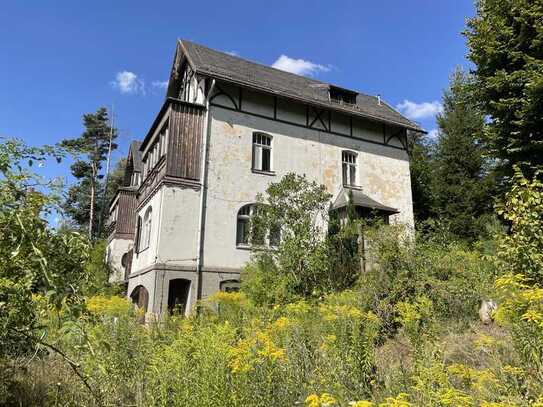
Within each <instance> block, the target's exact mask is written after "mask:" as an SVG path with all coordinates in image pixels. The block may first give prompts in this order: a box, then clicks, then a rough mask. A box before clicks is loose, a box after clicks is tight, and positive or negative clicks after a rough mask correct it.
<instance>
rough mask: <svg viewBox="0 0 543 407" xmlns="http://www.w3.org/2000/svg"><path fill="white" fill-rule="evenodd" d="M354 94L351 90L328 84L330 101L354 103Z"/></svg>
mask: <svg viewBox="0 0 543 407" xmlns="http://www.w3.org/2000/svg"><path fill="white" fill-rule="evenodd" d="M356 95H358V93H356V92H353V91H352V90H348V89H342V88H337V87H335V86H330V101H331V102H335V103H339V104H349V105H356Z"/></svg>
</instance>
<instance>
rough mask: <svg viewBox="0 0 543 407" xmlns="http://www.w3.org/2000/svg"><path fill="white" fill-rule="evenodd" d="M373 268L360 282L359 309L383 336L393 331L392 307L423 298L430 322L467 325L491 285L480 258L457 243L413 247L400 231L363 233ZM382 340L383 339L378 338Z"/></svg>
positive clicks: (485, 263)
mask: <svg viewBox="0 0 543 407" xmlns="http://www.w3.org/2000/svg"><path fill="white" fill-rule="evenodd" d="M366 235H367V239H368V240H369V242H371V243H370V244H371V245H370V248H371V252H370V253H371V260H372V262H373V267H372V268H371V269H370V270H369V271H368V272H366V273H364V274H362V275H361V276H360V280H359V282H358V286H359V287H360V301H361V302H360V304H361V306H362V307H363V308H364V309H371V310H373V312H375V313H376V314H377V316H378V317H379V318H380V320H381V326H382V333H383V335H384V336H385V337H386V336H390V335H393V334H395V333H396V331H397V329H398V326H399V324H398V308H397V307H398V304H400V303H405V302H413V301H416V299H417V298H423V297H425V298H428V299H429V300H430V301H431V302H432V313H433V318H435V319H437V320H442V321H455V322H457V323H464V324H465V323H469V322H470V321H473V320H474V319H475V318H476V316H477V307H478V306H479V302H480V301H481V299H483V298H486V297H487V295H488V292H489V291H490V288H491V285H492V281H493V267H492V264H491V263H490V262H488V260H486V258H485V255H484V254H483V253H480V252H478V251H476V250H473V249H472V250H469V249H468V248H467V247H465V246H464V245H462V244H460V243H454V242H452V243H445V244H444V243H442V242H437V243H436V242H434V241H432V240H424V238H423V237H420V238H419V239H418V240H417V244H416V245H415V244H413V242H412V241H411V240H410V239H409V238H408V236H407V235H406V232H405V230H403V228H402V227H400V226H389V227H380V228H377V229H370V230H368V231H367V232H366ZM383 339H384V338H383Z"/></svg>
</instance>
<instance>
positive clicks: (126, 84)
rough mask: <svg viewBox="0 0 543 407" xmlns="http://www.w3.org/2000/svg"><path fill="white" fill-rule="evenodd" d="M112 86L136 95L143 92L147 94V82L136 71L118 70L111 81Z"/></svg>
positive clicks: (122, 91)
mask: <svg viewBox="0 0 543 407" xmlns="http://www.w3.org/2000/svg"><path fill="white" fill-rule="evenodd" d="M111 86H113V87H114V88H115V89H119V92H121V93H127V94H133V95H136V94H138V93H141V94H143V95H145V83H144V82H143V79H140V78H138V75H136V74H135V73H134V72H130V71H122V72H117V75H115V80H114V81H112V82H111Z"/></svg>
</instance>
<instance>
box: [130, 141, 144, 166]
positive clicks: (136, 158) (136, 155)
mask: <svg viewBox="0 0 543 407" xmlns="http://www.w3.org/2000/svg"><path fill="white" fill-rule="evenodd" d="M140 147H141V141H136V140H134V141H132V142H131V143H130V148H129V150H128V156H129V157H130V156H132V162H133V165H134V172H141V171H142V170H143V162H142V157H141V151H140Z"/></svg>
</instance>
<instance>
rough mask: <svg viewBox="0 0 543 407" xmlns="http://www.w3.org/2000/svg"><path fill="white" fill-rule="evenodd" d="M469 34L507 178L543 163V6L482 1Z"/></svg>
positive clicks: (492, 138) (480, 96)
mask: <svg viewBox="0 0 543 407" xmlns="http://www.w3.org/2000/svg"><path fill="white" fill-rule="evenodd" d="M465 35H466V37H467V40H468V47H469V54H468V57H469V58H470V59H471V61H472V62H473V63H474V64H475V71H474V73H475V78H476V86H475V89H476V95H477V100H478V101H479V103H480V104H481V106H482V108H483V110H484V112H485V114H487V115H489V116H490V118H491V121H490V124H489V127H488V132H487V138H488V142H489V145H490V147H491V150H492V151H491V154H492V156H493V157H496V158H499V159H501V161H500V165H501V167H502V170H503V171H504V173H505V174H506V175H511V174H512V172H513V171H512V168H513V166H514V165H520V164H523V163H527V164H528V165H541V164H543V154H541V153H542V148H541V143H542V141H543V133H542V132H543V103H542V101H543V52H542V49H543V3H542V2H541V0H479V1H478V3H477V15H476V16H475V17H474V18H472V19H470V20H468V28H467V30H466V32H465ZM526 168H527V169H529V167H526Z"/></svg>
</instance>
